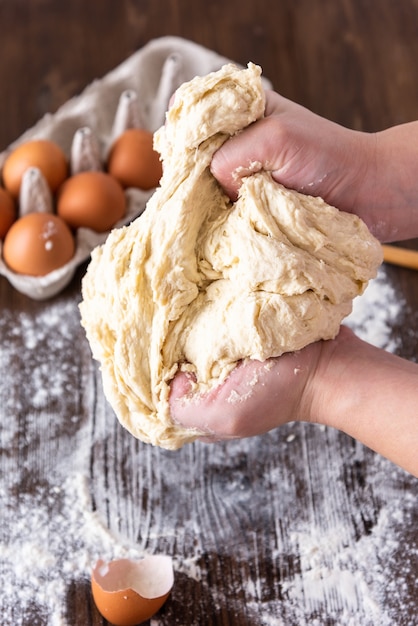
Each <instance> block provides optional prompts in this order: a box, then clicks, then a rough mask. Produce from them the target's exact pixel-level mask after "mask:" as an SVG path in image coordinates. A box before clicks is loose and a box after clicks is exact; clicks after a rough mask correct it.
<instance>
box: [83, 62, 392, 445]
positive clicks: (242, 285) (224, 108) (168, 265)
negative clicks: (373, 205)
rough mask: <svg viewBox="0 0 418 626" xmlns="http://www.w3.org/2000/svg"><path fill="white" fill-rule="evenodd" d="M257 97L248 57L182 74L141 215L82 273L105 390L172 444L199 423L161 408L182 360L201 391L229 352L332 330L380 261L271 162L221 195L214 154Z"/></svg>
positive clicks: (245, 355)
mask: <svg viewBox="0 0 418 626" xmlns="http://www.w3.org/2000/svg"><path fill="white" fill-rule="evenodd" d="M264 107H265V97H264V91H263V88H262V83H261V70H260V68H259V67H258V66H256V65H254V64H251V63H250V64H249V65H248V67H247V68H246V69H239V68H237V67H235V66H234V65H232V64H231V65H226V66H224V67H223V68H222V69H221V70H220V71H218V72H214V73H212V74H209V75H207V76H204V77H197V78H194V79H193V80H192V81H190V82H189V83H186V84H184V85H182V86H181V87H180V89H179V90H178V91H177V93H176V96H175V102H174V104H173V106H172V107H171V109H170V110H169V112H168V114H167V119H166V124H165V126H164V127H162V128H161V129H159V130H158V131H157V133H156V135H155V146H156V149H157V150H158V151H159V152H160V154H161V158H162V160H163V165H164V174H163V177H162V179H161V183H160V187H159V188H158V189H157V190H156V192H155V194H154V195H153V196H152V198H151V199H150V200H149V202H148V205H147V208H146V210H145V212H144V213H143V214H142V215H141V216H140V217H139V218H137V219H136V220H135V221H134V222H133V223H132V224H131V225H129V226H127V227H123V228H120V229H116V230H114V231H113V232H112V233H111V234H110V235H109V237H108V239H107V241H106V242H105V244H104V245H103V246H101V247H99V248H96V249H95V250H94V252H93V254H92V260H91V263H90V265H89V267H88V271H87V273H86V276H85V277H84V279H83V301H82V303H81V305H80V310H81V316H82V324H83V326H84V328H85V330H86V333H87V337H88V339H89V342H90V345H91V348H92V352H93V356H94V357H95V358H96V359H97V360H98V361H99V362H100V364H101V369H102V374H103V383H104V390H105V393H106V396H107V398H108V400H109V401H110V403H111V405H112V406H113V408H114V410H115V412H116V414H117V416H118V418H119V420H120V421H121V423H122V424H123V425H124V426H125V427H126V428H127V429H128V430H129V431H130V432H131V433H132V434H133V435H135V436H136V437H138V438H139V439H141V440H143V441H145V442H148V443H152V444H155V445H159V446H161V447H164V448H168V449H176V448H179V447H180V446H182V445H183V444H184V443H185V442H188V441H193V440H194V439H195V438H196V437H197V436H198V435H199V433H198V432H197V431H194V430H190V429H185V428H183V427H181V426H179V425H177V424H175V423H173V422H172V421H171V419H170V410H169V383H170V381H171V380H172V378H173V377H174V375H175V373H176V372H177V371H178V370H179V369H183V370H187V371H191V372H194V373H195V376H196V381H197V387H198V391H199V390H200V391H207V390H209V389H211V388H212V387H214V386H216V385H218V384H219V383H220V382H221V381H223V380H224V379H225V378H226V377H227V376H228V374H229V373H230V372H231V370H232V369H233V368H234V367H235V365H236V363H237V361H240V360H242V359H259V360H262V361H264V360H265V359H268V358H269V357H273V356H279V355H281V354H282V353H284V352H289V351H294V350H298V349H300V348H302V347H304V346H306V345H307V344H309V343H311V342H314V341H317V340H319V339H330V338H333V337H335V335H336V334H337V333H338V331H339V327H340V324H341V321H342V319H343V318H344V317H345V316H346V315H348V314H349V313H350V311H351V308H352V300H353V298H354V297H355V296H357V295H359V294H360V293H362V291H363V290H364V288H365V286H366V284H367V281H368V280H369V279H370V278H371V277H373V276H374V275H375V274H376V271H377V267H378V266H379V264H380V262H381V248H380V245H379V243H378V242H377V241H376V240H375V239H374V238H373V237H372V236H371V235H370V233H369V231H368V229H367V227H366V226H365V224H364V223H363V222H362V221H361V220H360V219H359V218H358V217H356V216H354V215H350V214H348V213H344V212H340V211H338V210H337V209H336V208H334V207H331V206H329V205H327V204H326V203H325V202H324V201H323V200H322V199H320V198H313V197H310V196H306V195H302V194H300V193H296V192H294V191H290V190H287V189H285V188H284V187H282V186H281V185H279V184H277V183H276V182H274V181H273V180H272V178H271V176H270V174H269V173H268V172H260V173H257V174H254V175H251V176H248V177H247V178H245V179H244V182H243V184H242V187H241V190H240V197H239V199H238V201H237V202H236V203H234V204H232V203H231V202H230V200H229V199H228V198H227V197H226V195H225V194H224V193H223V191H222V190H221V188H220V186H219V184H218V183H217V181H216V180H215V179H214V177H213V176H212V175H211V173H210V169H209V165H210V162H211V159H212V156H213V154H214V152H215V151H216V150H217V149H218V148H219V147H220V146H221V145H222V143H223V142H224V141H225V140H226V139H227V138H228V137H229V136H231V135H233V134H235V133H236V132H238V131H240V130H241V129H243V128H245V127H246V126H248V125H249V124H250V123H252V122H254V121H255V120H257V119H259V118H261V117H262V116H263V114H264Z"/></svg>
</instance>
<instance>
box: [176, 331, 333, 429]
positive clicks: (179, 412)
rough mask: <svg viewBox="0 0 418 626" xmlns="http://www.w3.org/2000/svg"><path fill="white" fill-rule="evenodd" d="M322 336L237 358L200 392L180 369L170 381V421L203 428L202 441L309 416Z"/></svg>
mask: <svg viewBox="0 0 418 626" xmlns="http://www.w3.org/2000/svg"><path fill="white" fill-rule="evenodd" d="M321 352H322V342H317V343H314V344H311V345H310V346H308V347H307V348H305V349H304V350H301V351H299V352H292V353H288V354H284V355H283V356H281V357H280V358H275V359H269V360H267V361H265V362H260V361H247V362H246V363H240V364H239V365H238V366H237V367H236V368H235V369H234V370H233V371H232V372H231V373H230V375H229V376H228V378H227V379H226V380H225V382H224V383H223V384H222V385H219V386H218V387H216V388H215V389H213V390H212V391H211V392H209V393H207V394H204V395H196V394H194V392H193V379H191V377H190V375H188V374H185V373H179V374H177V376H176V377H175V378H174V380H173V381H172V383H171V392H170V410H171V416H172V419H173V420H174V421H177V422H180V423H181V424H182V425H183V426H185V427H186V428H197V429H199V430H201V431H204V432H206V433H207V435H206V437H204V438H203V439H204V440H205V441H216V440H223V439H237V438H244V437H251V436H254V435H258V434H262V433H265V432H267V431H269V430H271V429H273V428H276V427H277V426H280V425H282V424H285V423H286V422H290V421H294V420H295V419H298V418H302V417H304V418H305V419H309V417H310V406H311V401H310V385H309V382H310V380H311V378H312V377H313V375H314V372H315V371H316V367H317V364H318V360H319V358H320V355H321Z"/></svg>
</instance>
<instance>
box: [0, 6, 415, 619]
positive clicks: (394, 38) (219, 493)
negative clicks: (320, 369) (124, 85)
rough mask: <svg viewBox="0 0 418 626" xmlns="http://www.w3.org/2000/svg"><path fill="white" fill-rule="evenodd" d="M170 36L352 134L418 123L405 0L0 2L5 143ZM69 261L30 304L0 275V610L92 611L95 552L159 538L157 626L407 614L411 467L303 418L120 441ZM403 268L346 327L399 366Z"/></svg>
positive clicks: (151, 548)
mask: <svg viewBox="0 0 418 626" xmlns="http://www.w3.org/2000/svg"><path fill="white" fill-rule="evenodd" d="M167 34H170V35H178V36H180V37H184V38H187V39H191V40H193V41H195V42H198V43H200V44H202V45H204V46H206V47H208V48H210V49H213V50H216V51H217V52H219V53H220V54H222V55H225V56H226V57H228V58H231V59H234V60H236V61H238V62H241V63H244V64H245V63H247V61H249V60H252V61H254V62H256V63H258V64H260V65H261V66H262V67H263V70H264V73H265V75H266V76H267V77H268V78H270V80H271V81H272V82H273V84H274V87H275V88H276V89H277V90H278V91H280V92H281V93H282V94H283V95H285V96H287V97H289V98H292V99H294V100H296V101H298V102H300V103H301V104H304V105H306V106H308V107H310V108H311V109H313V110H314V111H316V112H317V113H319V114H321V115H324V116H326V117H329V118H330V119H333V120H335V121H337V122H339V123H342V124H344V125H346V126H349V127H352V128H356V129H359V130H364V131H375V130H379V129H382V128H384V127H386V126H389V125H392V124H397V123H402V122H407V121H410V120H413V119H415V118H416V117H417V112H418V87H417V85H418V80H417V77H418V71H417V63H416V60H417V58H418V4H417V3H416V2H415V1H414V0H401V1H400V2H397V3H395V2H393V0H375V1H373V2H371V1H370V0H346V1H342V0H340V1H337V2H327V1H326V0H314V1H312V0H298V1H297V2H296V1H295V0H281V1H280V2H274V3H273V2H264V3H263V2H252V1H251V0H240V1H239V2H238V0H230V2H219V1H218V0H213V1H211V2H206V0H205V2H203V1H200V0H184V1H182V2H164V1H162V0H152V1H151V0H145V1H143V2H139V1H137V0H121V1H120V2H116V1H112V0H101V1H100V2H84V1H83V0H72V1H71V2H62V1H61V0H16V1H12V0H2V1H1V2H0V49H1V62H0V84H1V85H2V89H1V98H0V149H1V150H2V149H4V148H5V147H6V146H7V145H8V144H9V143H10V142H11V141H13V140H14V139H16V138H17V137H18V136H19V135H20V134H21V133H22V132H23V131H24V130H25V129H27V128H28V127H30V126H32V125H33V124H34V123H35V122H36V121H37V120H38V119H39V118H40V117H41V116H42V115H44V114H45V113H46V112H48V111H51V112H53V111H55V110H56V109H57V108H58V107H59V106H60V105H61V104H63V103H64V102H65V101H66V100H68V99H69V98H70V97H71V96H73V95H75V94H76V93H78V92H80V91H81V90H82V89H83V88H84V87H85V86H86V85H87V84H88V83H90V82H91V81H92V80H93V79H95V78H96V77H100V76H102V75H104V74H105V73H107V72H108V71H110V70H111V69H112V68H113V67H115V66H116V65H117V64H119V63H120V62H122V61H123V60H124V59H125V58H127V57H128V56H129V55H130V54H132V53H133V52H134V51H135V50H137V49H139V48H141V47H142V46H143V45H144V44H146V43H147V42H148V41H149V40H151V39H153V38H156V37H161V36H163V35H167ZM394 158H396V155H394ZM412 245H413V244H412ZM84 271H85V266H81V267H80V268H79V270H78V271H77V273H76V275H75V277H74V279H73V280H72V281H71V283H70V285H69V286H68V287H67V288H66V289H65V290H64V291H63V292H62V293H60V294H59V295H57V296H55V297H53V298H52V299H50V300H47V301H41V302H40V301H34V300H31V299H30V298H28V297H27V296H24V295H22V294H21V293H19V292H18V291H16V290H15V289H14V288H13V287H12V286H11V285H10V284H9V283H8V282H7V281H6V279H4V278H1V279H0V303H1V304H0V306H1V316H0V329H1V344H0V416H1V439H0V441H1V457H0V472H1V474H0V476H1V478H0V481H1V482H0V516H1V520H0V541H1V543H0V615H1V616H2V617H1V618H0V621H1V623H2V624H4V625H5V626H6V625H7V626H12V625H13V626H17V625H29V624H31V626H34V625H46V624H51V625H52V626H54V625H57V624H69V625H74V626H84V625H87V624H102V623H104V622H103V620H102V618H101V617H100V616H99V614H98V613H97V611H96V609H95V607H94V606H93V602H92V599H91V594H90V587H89V573H90V567H91V565H92V564H93V563H94V562H95V559H96V558H98V557H100V556H104V557H105V558H112V557H114V556H118V555H119V554H130V555H133V556H135V555H139V556H141V555H142V554H144V553H164V554H170V555H172V556H173V559H174V565H175V570H176V576H175V585H174V588H173V591H172V595H171V597H170V599H169V600H168V602H167V603H166V605H165V606H164V607H163V609H162V610H161V611H160V613H159V614H158V616H156V617H155V618H154V619H153V620H152V621H151V622H150V623H152V624H154V625H156V624H161V625H163V624H164V625H167V626H168V625H170V626H172V625H174V624H178V625H181V626H192V625H193V626H197V625H223V626H227V625H228V626H247V625H248V626H272V625H280V626H281V625H284V626H293V625H294V626H302V625H304V624H317V625H329V626H331V625H337V624H338V625H340V626H341V625H356V626H357V625H361V626H367V625H370V624H372V625H376V626H382V625H385V624H390V625H393V626H406V625H408V626H414V625H416V624H418V587H417V572H418V533H417V530H416V528H417V522H418V504H417V499H416V495H417V483H416V480H415V479H413V478H412V477H411V476H409V475H407V474H406V473H404V472H403V471H401V470H400V469H398V468H397V467H395V466H393V465H392V464H391V463H389V462H387V461H386V460H384V459H382V458H380V457H379V456H377V455H375V454H373V453H372V452H371V451H370V450H368V449H366V448H364V447H363V446H362V445H360V444H359V443H357V442H355V441H353V440H351V439H350V438H348V437H347V436H345V435H343V434H341V433H338V432H335V431H332V430H330V429H321V428H319V427H315V426H308V425H304V424H289V425H288V426H286V427H283V428H281V429H279V430H277V431H275V432H272V433H269V434H268V435H265V436H263V437H257V438H254V439H251V440H245V441H242V442H234V443H229V444H219V445H212V446H209V445H204V444H199V443H197V444H195V445H189V446H186V447H185V448H183V449H182V450H181V451H178V452H167V451H164V450H160V449H156V448H152V447H150V446H146V445H143V444H141V443H139V442H137V441H136V440H134V439H133V438H132V437H131V436H130V435H129V434H128V433H127V432H126V431H124V430H123V429H122V428H121V426H119V424H118V423H117V420H116V419H115V417H114V415H113V413H112V410H111V409H110V407H109V406H108V404H107V403H106V400H105V399H104V396H103V391H102V387H101V378H100V373H99V372H98V369H97V366H96V364H95V363H94V362H93V361H92V359H91V355H90V350H89V346H88V345H87V342H86V339H85V336H84V333H83V330H82V329H81V327H80V323H79V314H78V303H79V301H80V280H81V277H82V275H83V272H84ZM417 281H418V279H417V274H416V273H415V272H414V271H411V270H406V269H401V268H395V267H389V266H387V267H384V268H383V269H382V272H381V274H380V275H379V278H378V281H377V283H376V284H375V286H374V287H373V288H372V291H371V292H370V293H371V295H370V296H369V300H366V301H365V303H366V306H364V307H363V309H362V311H361V312H360V313H358V314H357V317H356V318H355V322H354V324H355V326H356V329H357V330H358V331H359V332H362V333H364V334H365V336H366V338H369V337H373V338H375V339H376V341H377V343H378V344H379V345H382V347H386V348H388V349H391V350H393V351H395V352H397V353H399V354H400V355H402V356H404V357H405V358H408V359H412V360H416V358H417V341H418V287H417V285H418V282H417ZM366 293H367V292H366ZM365 297H366V296H365Z"/></svg>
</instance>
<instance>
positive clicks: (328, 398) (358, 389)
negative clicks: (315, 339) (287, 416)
mask: <svg viewBox="0 0 418 626" xmlns="http://www.w3.org/2000/svg"><path fill="white" fill-rule="evenodd" d="M323 350H324V351H331V352H332V354H330V355H326V358H323V359H321V361H320V363H321V365H320V370H319V371H318V372H317V373H316V375H315V377H314V378H313V380H312V384H311V389H310V393H309V394H307V397H310V398H313V401H312V404H311V406H310V418H311V420H312V421H315V422H318V423H322V424H326V425H328V426H332V427H335V428H337V429H339V430H341V431H343V432H345V433H347V434H348V435H350V436H351V437H354V438H355V439H357V440H359V441H361V442H362V443H364V444H365V445H366V446H368V447H370V448H372V449H373V450H375V451H376V452H378V453H379V454H382V455H383V456H385V457H387V458H388V459H390V460H391V461H393V462H394V463H396V464H398V465H400V466H401V467H403V468H404V469H406V470H407V471H409V472H411V473H412V474H414V475H416V476H418V365H417V364H415V363H412V362H409V361H406V360H404V359H401V358H399V357H396V356H395V355H392V354H390V353H386V352H384V351H383V350H380V349H378V348H375V347H373V346H371V345H369V344H367V343H365V342H363V341H361V340H360V339H358V338H357V337H355V336H354V335H352V333H351V332H349V331H346V329H343V332H342V333H341V334H340V336H339V337H338V338H337V340H335V341H334V342H326V343H324V345H323Z"/></svg>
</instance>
